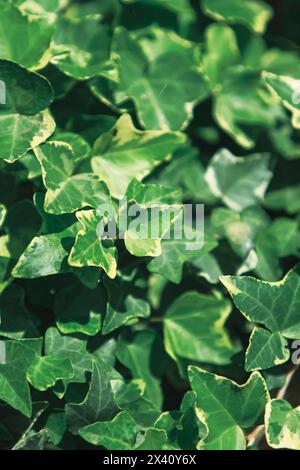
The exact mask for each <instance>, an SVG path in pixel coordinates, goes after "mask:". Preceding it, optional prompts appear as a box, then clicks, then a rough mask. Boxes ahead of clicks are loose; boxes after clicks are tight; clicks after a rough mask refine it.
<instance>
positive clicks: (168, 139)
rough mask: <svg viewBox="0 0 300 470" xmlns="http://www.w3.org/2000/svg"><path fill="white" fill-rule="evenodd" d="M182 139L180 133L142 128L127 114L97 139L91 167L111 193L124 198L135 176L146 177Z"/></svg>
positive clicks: (168, 155)
mask: <svg viewBox="0 0 300 470" xmlns="http://www.w3.org/2000/svg"><path fill="white" fill-rule="evenodd" d="M183 142H184V136H183V134H181V133H179V132H169V131H140V130H138V129H136V128H135V127H134V125H133V122H132V120H131V117H130V116H129V115H128V114H125V115H123V116H122V117H120V119H119V120H118V121H117V123H116V125H115V126H114V127H113V129H111V130H110V131H108V132H107V133H105V134H102V135H101V136H100V137H99V139H98V140H97V141H96V143H95V145H94V148H93V155H94V156H93V158H92V168H93V171H94V172H95V173H96V174H99V175H101V176H102V177H103V179H104V181H105V182H106V184H107V186H108V188H109V190H110V193H111V195H112V196H113V197H115V198H120V199H121V198H122V197H123V196H124V194H125V192H126V189H127V186H128V184H129V183H130V181H131V180H132V179H133V178H136V179H138V180H141V179H143V178H144V177H145V176H147V175H148V174H149V173H151V171H152V170H153V169H154V168H155V167H157V166H158V165H160V164H161V163H162V162H163V161H164V160H166V159H169V158H170V157H171V155H172V153H173V151H174V150H175V149H176V148H177V147H178V146H179V145H180V144H182V143H183Z"/></svg>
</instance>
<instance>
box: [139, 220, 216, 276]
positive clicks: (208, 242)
mask: <svg viewBox="0 0 300 470" xmlns="http://www.w3.org/2000/svg"><path fill="white" fill-rule="evenodd" d="M198 236H199V239H201V238H202V236H201V234H197V231H195V230H192V229H191V230H189V229H188V227H185V233H184V234H183V238H182V240H179V239H178V240H176V239H175V238H173V239H170V240H163V241H162V243H161V255H160V256H158V257H157V258H154V259H153V260H151V261H150V263H149V264H148V270H149V271H150V272H152V273H158V274H161V275H162V276H164V277H165V278H166V279H168V280H169V281H171V282H174V283H175V284H179V283H180V282H181V280H182V274H183V269H184V265H185V263H188V262H190V263H191V262H192V261H193V260H195V258H197V257H199V256H205V254H207V253H209V252H210V251H211V250H213V249H214V248H215V247H216V246H217V242H216V241H215V240H214V239H213V238H212V237H211V236H210V235H208V234H204V244H203V246H202V244H201V242H200V243H198V241H197V239H198ZM199 245H200V246H199ZM198 247H199V248H198Z"/></svg>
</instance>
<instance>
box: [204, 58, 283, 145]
mask: <svg viewBox="0 0 300 470" xmlns="http://www.w3.org/2000/svg"><path fill="white" fill-rule="evenodd" d="M281 108H282V107H281V106H280V103H279V102H278V98H277V97H276V96H275V97H274V96H272V94H270V93H268V92H267V90H266V87H265V84H264V82H263V80H262V79H261V76H260V74H259V73H257V72H256V71H252V70H250V71H249V70H247V69H244V68H243V67H235V68H230V70H229V71H228V73H227V71H226V73H225V76H224V79H223V81H222V89H221V91H220V92H218V93H215V98H214V109H213V116H214V118H215V120H216V122H217V124H218V125H219V126H220V127H221V129H222V130H223V131H224V132H226V133H227V134H228V135H229V136H230V137H231V138H232V139H233V140H234V141H235V142H236V143H237V144H238V145H239V146H241V147H243V148H245V149H247V150H250V149H252V148H253V147H255V144H256V140H257V132H255V129H256V128H258V129H260V130H261V132H263V131H266V130H271V129H273V128H274V127H275V126H276V123H277V122H278V121H279V120H281V121H282V120H284V119H285V116H284V113H283V110H282V109H281Z"/></svg>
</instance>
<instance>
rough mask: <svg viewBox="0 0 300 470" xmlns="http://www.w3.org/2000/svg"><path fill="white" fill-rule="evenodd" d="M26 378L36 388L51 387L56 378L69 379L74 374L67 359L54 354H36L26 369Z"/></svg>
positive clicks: (44, 388) (45, 388)
mask: <svg viewBox="0 0 300 470" xmlns="http://www.w3.org/2000/svg"><path fill="white" fill-rule="evenodd" d="M26 375H27V379H28V380H29V382H30V383H31V385H32V386H33V387H34V388H36V389H37V390H40V391H44V390H47V389H48V388H49V387H53V385H55V383H56V382H57V380H60V379H71V378H72V377H73V375H74V373H73V368H72V365H71V363H70V361H69V360H66V359H65V358H63V357H55V356H44V357H39V356H36V357H35V358H34V360H33V361H32V363H31V364H30V367H29V368H28V369H27V374H26Z"/></svg>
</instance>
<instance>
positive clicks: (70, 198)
mask: <svg viewBox="0 0 300 470" xmlns="http://www.w3.org/2000/svg"><path fill="white" fill-rule="evenodd" d="M107 203H110V196H109V193H108V189H107V187H106V185H105V184H104V183H103V181H102V179H101V178H100V177H99V176H97V175H94V174H92V173H82V174H78V175H74V176H72V177H70V178H67V179H66V180H65V181H64V182H63V183H62V184H60V186H58V187H57V189H55V190H48V191H47V193H46V197H45V210H46V211H47V212H49V213H50V214H57V215H59V214H66V213H68V212H75V211H76V210H79V209H83V208H84V207H86V206H91V207H95V208H96V207H98V206H100V205H101V204H107Z"/></svg>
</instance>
